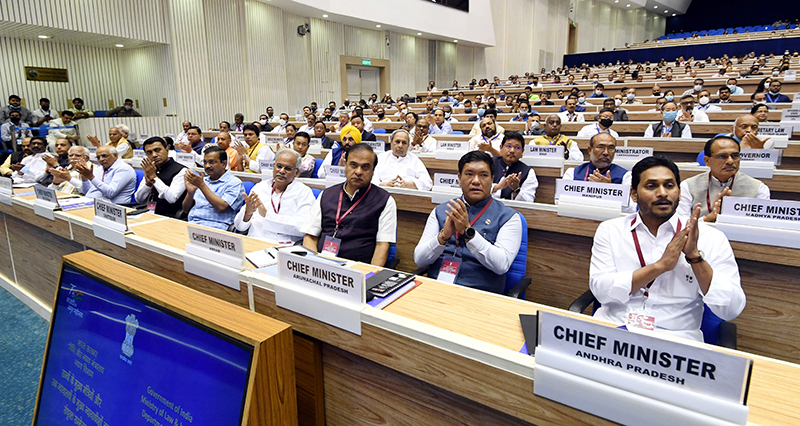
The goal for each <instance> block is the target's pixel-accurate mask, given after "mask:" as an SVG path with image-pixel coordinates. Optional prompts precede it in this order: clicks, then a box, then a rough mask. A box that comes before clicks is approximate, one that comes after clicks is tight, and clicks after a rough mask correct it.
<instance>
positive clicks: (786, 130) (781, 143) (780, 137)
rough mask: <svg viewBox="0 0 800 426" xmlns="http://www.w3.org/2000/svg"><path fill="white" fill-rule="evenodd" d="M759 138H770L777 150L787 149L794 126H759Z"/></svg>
mask: <svg viewBox="0 0 800 426" xmlns="http://www.w3.org/2000/svg"><path fill="white" fill-rule="evenodd" d="M758 136H760V137H761V139H764V138H765V137H768V138H770V140H771V141H772V142H773V143H774V147H775V148H779V149H785V148H788V147H789V139H790V138H791V137H792V126H781V125H773V124H762V125H760V126H758Z"/></svg>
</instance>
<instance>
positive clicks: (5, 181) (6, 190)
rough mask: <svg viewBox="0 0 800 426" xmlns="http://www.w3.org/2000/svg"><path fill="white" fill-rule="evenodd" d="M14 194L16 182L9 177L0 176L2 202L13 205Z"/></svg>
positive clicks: (0, 199) (0, 200) (0, 197)
mask: <svg viewBox="0 0 800 426" xmlns="http://www.w3.org/2000/svg"><path fill="white" fill-rule="evenodd" d="M13 195H14V182H13V181H12V180H11V178H9V177H3V176H0V203H3V204H8V205H9V206H10V205H11V197H12V196H13Z"/></svg>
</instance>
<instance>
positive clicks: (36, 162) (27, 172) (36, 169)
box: [11, 111, 47, 183]
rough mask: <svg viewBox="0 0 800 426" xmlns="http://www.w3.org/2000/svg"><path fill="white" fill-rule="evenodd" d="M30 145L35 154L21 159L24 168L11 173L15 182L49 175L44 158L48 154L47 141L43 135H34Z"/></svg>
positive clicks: (34, 179)
mask: <svg viewBox="0 0 800 426" xmlns="http://www.w3.org/2000/svg"><path fill="white" fill-rule="evenodd" d="M14 113H16V111H14ZM30 147H31V152H32V153H33V155H29V156H27V157H25V158H23V159H22V161H20V164H22V169H20V170H18V171H16V172H14V173H13V174H12V175H11V178H12V179H14V183H34V182H39V181H40V180H41V179H43V178H45V177H46V176H47V162H46V161H45V160H44V158H43V156H45V155H47V154H46V153H45V151H47V143H46V142H45V140H44V138H43V137H41V136H34V137H32V138H31V145H30Z"/></svg>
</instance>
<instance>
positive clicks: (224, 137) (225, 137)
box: [217, 132, 231, 149]
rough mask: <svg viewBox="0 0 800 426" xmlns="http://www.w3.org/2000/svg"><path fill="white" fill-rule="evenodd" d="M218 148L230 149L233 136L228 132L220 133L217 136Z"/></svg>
mask: <svg viewBox="0 0 800 426" xmlns="http://www.w3.org/2000/svg"><path fill="white" fill-rule="evenodd" d="M217 146H219V147H220V148H222V149H228V147H230V146H231V134H230V133H228V132H219V134H218V135H217Z"/></svg>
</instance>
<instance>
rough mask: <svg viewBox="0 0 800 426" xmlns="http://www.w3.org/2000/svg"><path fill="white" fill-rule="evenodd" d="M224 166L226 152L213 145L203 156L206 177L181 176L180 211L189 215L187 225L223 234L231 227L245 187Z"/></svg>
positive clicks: (240, 204)
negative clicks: (182, 179)
mask: <svg viewBox="0 0 800 426" xmlns="http://www.w3.org/2000/svg"><path fill="white" fill-rule="evenodd" d="M248 126H250V124H248ZM227 164H228V156H227V155H226V154H225V151H223V150H222V148H220V147H218V146H212V147H210V148H208V149H206V151H205V153H204V154H203V169H204V170H205V172H206V176H205V177H202V176H201V175H200V173H197V172H195V171H194V170H187V171H186V172H185V173H184V175H183V177H184V182H185V183H186V197H185V198H184V199H183V211H184V212H189V223H192V224H195V225H203V226H208V227H210V228H217V229H222V230H223V231H225V230H227V229H228V227H229V226H231V224H233V219H234V217H236V213H237V212H238V211H239V209H240V208H241V207H242V204H244V185H242V181H241V180H239V178H237V177H236V176H234V175H233V173H231V172H229V171H228V170H226V166H227Z"/></svg>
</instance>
